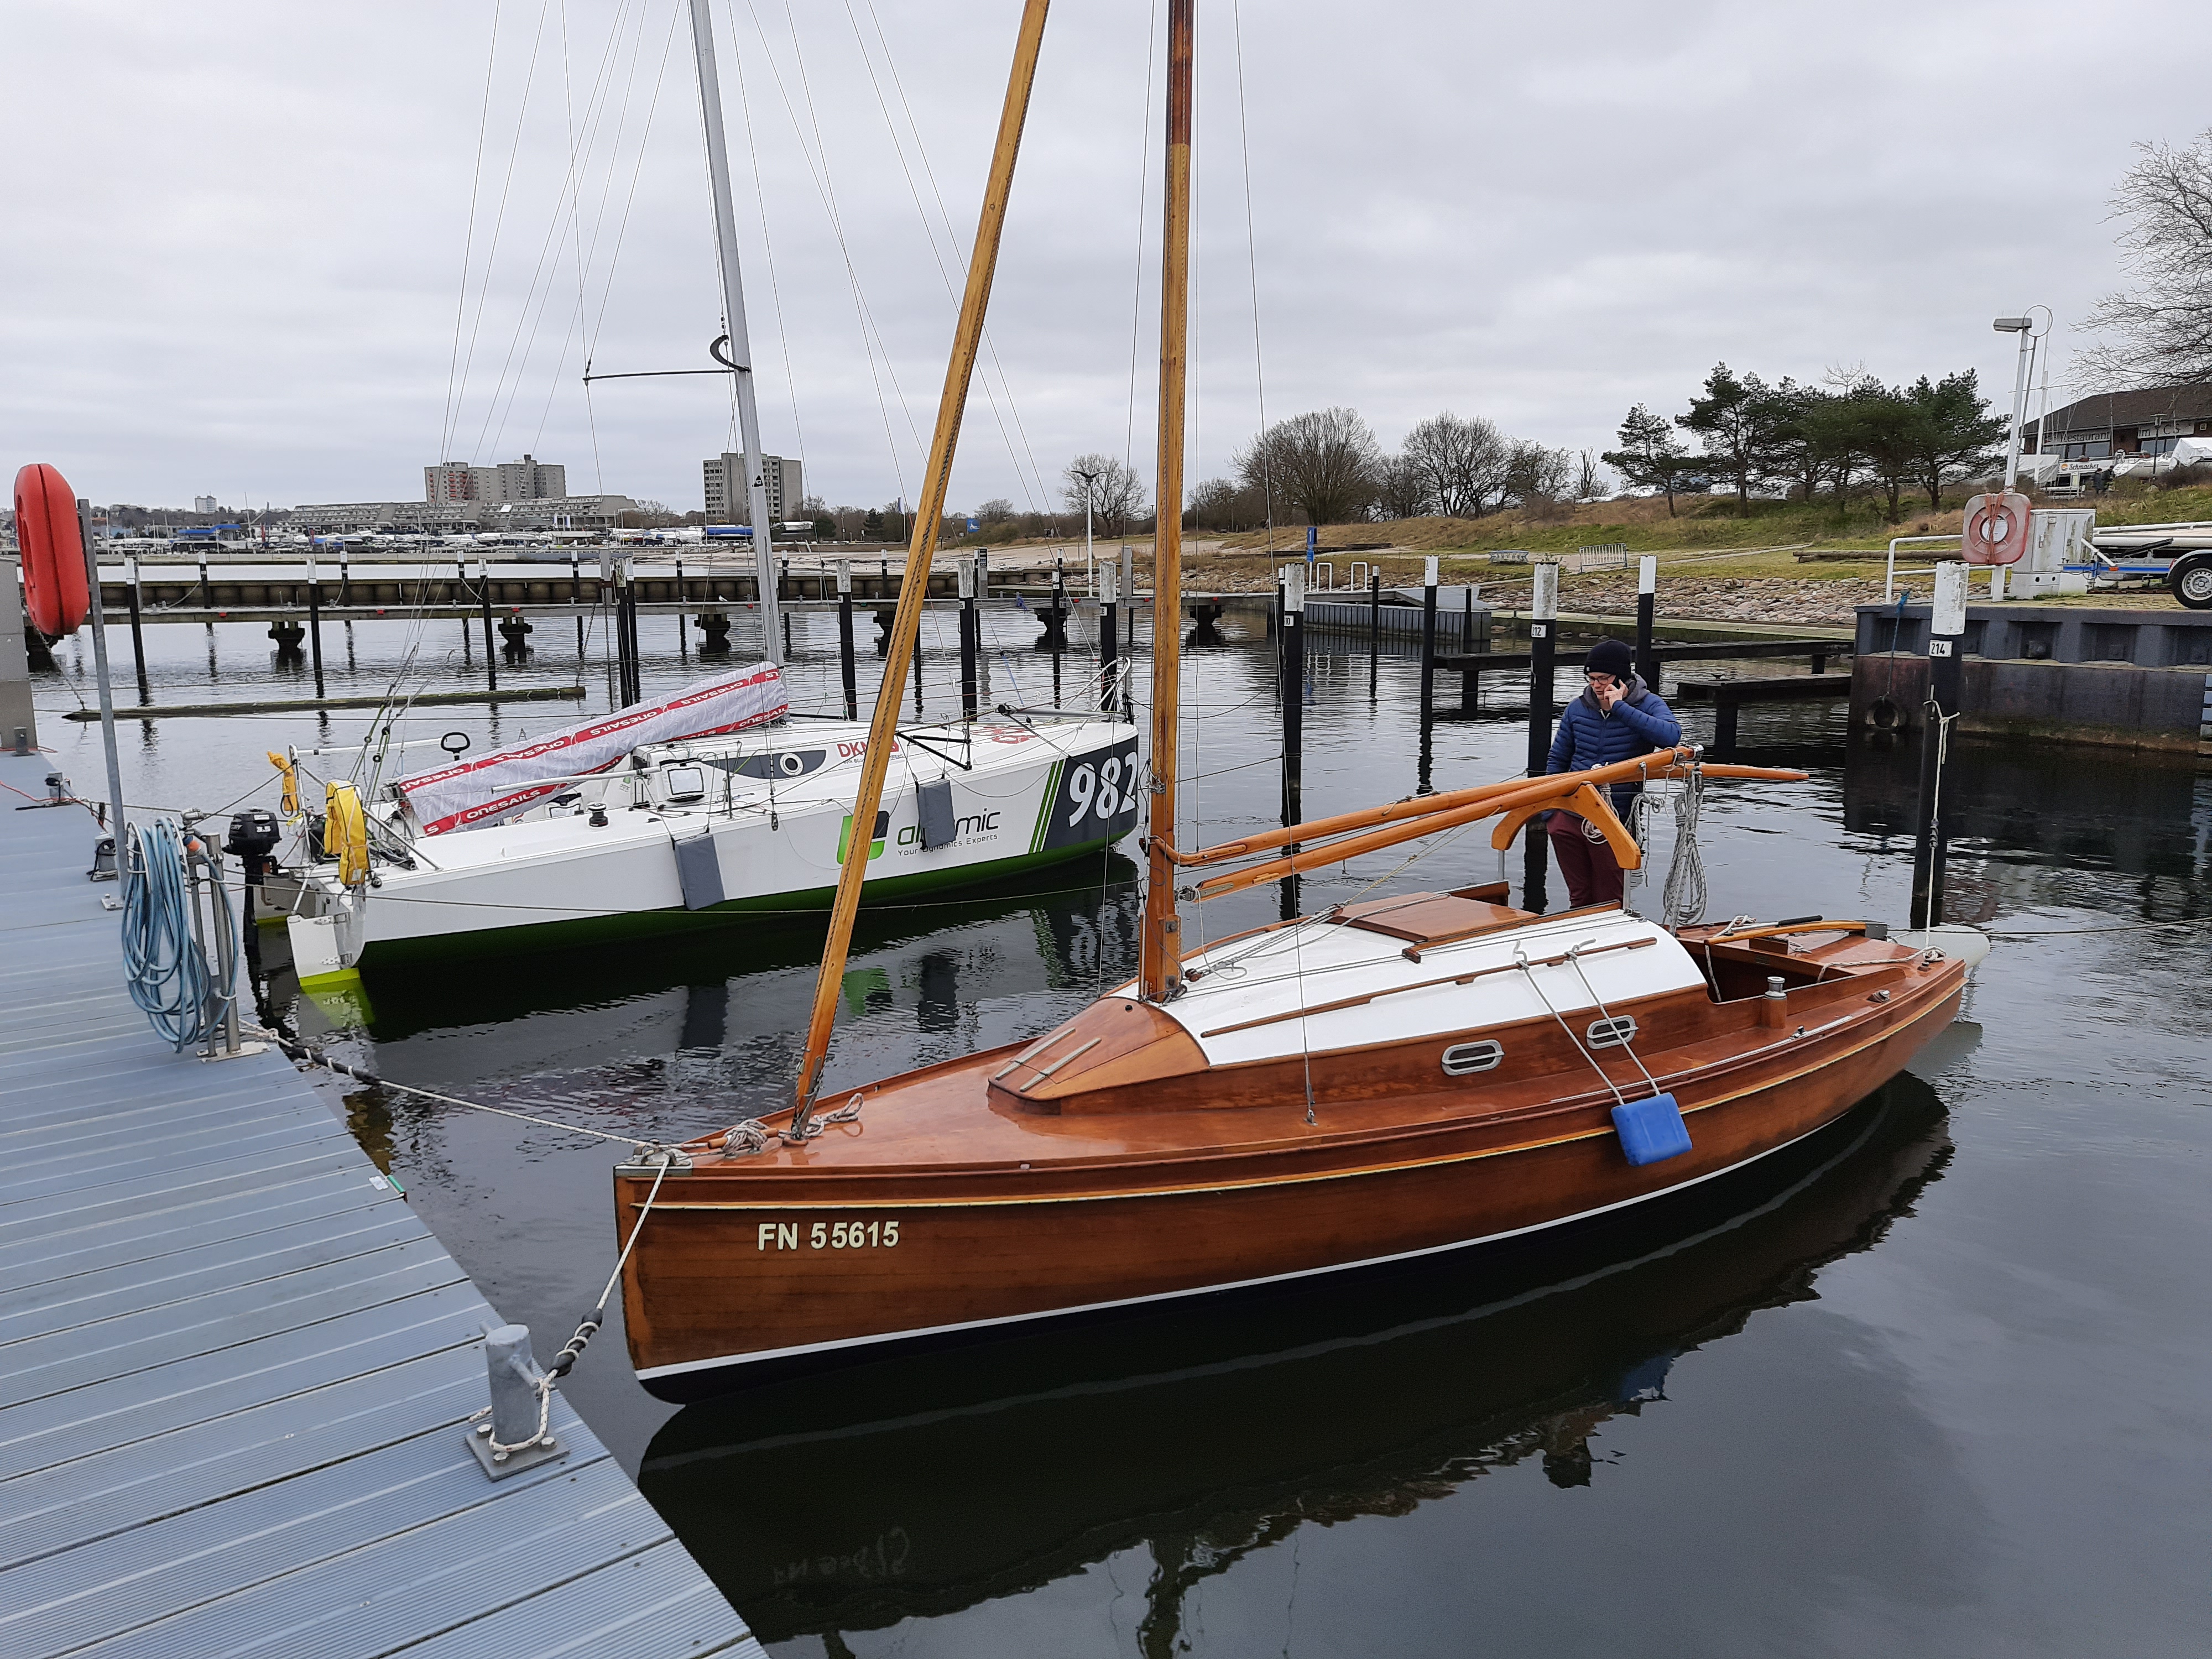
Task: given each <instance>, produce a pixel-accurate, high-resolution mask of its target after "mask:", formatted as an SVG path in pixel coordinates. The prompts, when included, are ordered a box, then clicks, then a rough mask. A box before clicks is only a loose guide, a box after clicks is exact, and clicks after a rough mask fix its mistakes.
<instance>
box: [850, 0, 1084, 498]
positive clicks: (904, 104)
mask: <svg viewBox="0 0 2212 1659" xmlns="http://www.w3.org/2000/svg"><path fill="white" fill-rule="evenodd" d="M865 3H866V5H867V8H868V20H869V21H870V22H872V23H873V24H874V25H875V30H876V40H877V43H878V45H879V46H881V48H882V50H883V54H884V68H885V70H888V71H889V73H890V77H891V86H892V88H893V89H894V90H896V92H897V94H898V98H899V106H900V108H901V109H902V111H903V112H905V115H906V120H907V126H908V129H909V130H910V131H912V133H913V135H914V149H915V155H917V156H918V157H919V158H920V159H921V171H922V176H923V177H924V178H926V179H928V180H929V190H930V194H931V195H932V196H933V197H935V198H936V201H937V213H938V217H939V219H940V220H941V221H942V222H944V226H945V244H946V246H948V247H949V248H950V249H951V253H952V261H953V264H956V265H957V266H958V267H959V269H960V275H961V278H962V280H963V282H964V281H965V280H966V278H967V275H968V261H967V256H966V255H965V254H963V252H961V250H960V239H959V235H958V234H957V232H956V231H955V230H954V229H953V227H952V215H951V212H950V211H949V210H947V209H946V207H945V192H944V191H943V189H942V188H941V187H939V185H938V182H937V170H936V169H935V168H934V167H932V166H930V164H929V149H928V147H927V145H926V144H924V143H923V142H922V137H921V124H920V123H918V122H917V121H915V118H914V106H913V105H912V104H910V103H909V102H908V100H907V95H906V83H905V82H903V81H902V79H901V78H900V76H899V72H898V59H897V58H896V56H895V55H894V54H893V53H892V52H891V47H890V37H889V36H888V35H886V34H885V33H884V23H883V19H882V18H881V17H880V16H879V15H878V14H877V12H876V7H875V0H865ZM845 15H846V17H847V19H848V21H850V22H851V23H852V25H853V39H854V41H855V42H857V43H858V44H859V46H860V61H861V62H862V63H864V64H866V65H867V69H868V81H869V84H870V85H871V86H872V87H873V88H874V89H875V94H876V103H877V106H878V108H880V109H881V110H882V111H883V113H884V128H885V130H886V131H889V132H890V136H891V148H892V149H893V150H894V151H896V153H897V155H898V158H899V167H900V168H901V170H902V171H903V172H905V173H906V180H907V188H908V191H910V192H911V193H912V194H913V196H914V205H915V214H916V215H917V216H919V217H920V218H921V226H922V234H923V236H924V238H925V239H926V240H927V241H928V243H929V250H930V252H931V253H932V254H933V255H935V254H936V253H937V233H936V228H935V227H933V225H932V224H931V223H930V221H929V214H928V211H927V210H926V209H925V208H923V206H922V204H921V191H920V190H919V189H918V188H916V186H915V182H914V173H913V171H912V170H911V169H910V168H908V167H907V165H906V150H905V147H904V145H903V144H902V143H901V140H900V137H899V131H898V127H897V125H896V123H895V122H893V121H892V119H891V112H890V102H889V101H888V100H886V99H885V98H884V94H883V87H882V85H881V84H880V83H879V82H877V80H876V70H875V63H874V60H873V59H872V58H871V57H870V55H869V52H868V46H867V42H866V40H865V39H864V38H863V37H862V36H861V33H860V19H859V17H858V16H857V15H855V14H854V10H853V0H845ZM937 269H938V271H939V275H941V276H944V277H945V292H946V293H947V294H949V295H953V297H954V301H955V303H956V305H957V302H958V295H957V292H956V291H955V289H954V288H953V284H952V279H951V275H950V274H949V273H948V272H947V271H946V270H945V261H944V259H943V258H941V257H939V258H938V261H937ZM982 343H983V349H984V350H985V351H986V352H987V353H988V354H989V356H990V359H991V367H992V368H993V369H994V370H995V371H996V372H997V374H998V380H999V387H1000V390H1001V391H1003V392H1005V394H1006V409H1005V410H1000V407H999V399H998V396H997V394H996V393H995V392H994V391H993V390H992V386H991V376H990V374H982V375H981V380H982V383H983V397H984V399H985V401H986V402H987V403H988V404H990V405H991V413H992V415H993V416H994V417H995V418H996V419H997V421H998V423H999V434H1000V437H1002V438H1004V439H1005V440H1006V456H1007V459H1010V460H1012V462H1013V464H1014V477H1015V479H1016V480H1017V481H1018V483H1020V484H1021V486H1022V493H1023V494H1024V495H1028V496H1029V497H1030V511H1031V512H1036V511H1037V510H1038V505H1037V504H1038V501H1039V500H1040V498H1042V500H1044V501H1050V500H1051V492H1050V491H1049V490H1048V489H1046V487H1045V482H1044V472H1043V471H1042V468H1040V467H1039V466H1038V465H1037V462H1036V451H1035V450H1033V449H1031V448H1030V435H1029V428H1027V427H1026V426H1025V425H1024V423H1023V421H1022V411H1021V408H1020V405H1019V404H1017V403H1016V402H1015V401H1014V389H1013V383H1012V381H1011V380H1008V379H1007V378H1006V365H1005V364H1004V363H1003V362H1000V358H999V347H998V342H997V341H996V339H994V337H993V336H992V333H991V327H990V325H989V323H987V322H986V323H985V324H984V325H983V331H982ZM1009 414H1011V415H1012V416H1013V421H1014V434H1018V435H1020V437H1021V444H1022V453H1021V454H1020V455H1017V454H1016V453H1014V434H1010V433H1008V432H1007V431H1006V416H1008V415H1009ZM1024 455H1025V456H1027V458H1028V459H1029V464H1030V474H1031V476H1032V477H1035V478H1036V486H1037V488H1036V493H1035V494H1031V492H1030V481H1029V479H1028V478H1024V477H1023V476H1022V459H1023V456H1024Z"/></svg>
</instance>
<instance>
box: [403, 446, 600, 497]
mask: <svg viewBox="0 0 2212 1659" xmlns="http://www.w3.org/2000/svg"><path fill="white" fill-rule="evenodd" d="M567 494H568V468H567V467H565V466H562V465H557V464H556V463H551V462H547V461H541V460H539V459H538V458H537V457H536V456H534V455H525V456H524V457H523V458H522V459H520V460H519V461H501V463H500V464H499V465H497V466H471V465H469V464H468V463H467V462H466V461H440V462H439V463H438V464H437V465H435V466H426V467H424V468H423V469H422V499H423V500H424V501H427V502H428V503H430V504H432V505H434V506H438V507H449V506H452V505H453V504H454V503H456V502H459V501H489V502H494V503H497V502H502V501H554V500H558V499H559V498H561V497H562V496H564V495H567Z"/></svg>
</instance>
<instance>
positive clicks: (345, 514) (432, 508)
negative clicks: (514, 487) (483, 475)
mask: <svg viewBox="0 0 2212 1659" xmlns="http://www.w3.org/2000/svg"><path fill="white" fill-rule="evenodd" d="M479 470H480V471H491V470H492V469H490V468H489V467H486V468H482V469H479ZM636 511H637V503H636V502H635V501H633V500H631V499H630V498H629V496H627V495H565V496H564V495H552V496H545V497H543V498H538V499H534V500H526V501H321V502H309V503H305V504H303V505H301V506H299V507H294V508H293V509H292V519H291V527H292V528H293V529H295V530H306V531H312V532H317V533H323V532H344V531H360V532H367V533H371V534H374V533H379V532H383V533H389V534H398V535H416V534H438V533H441V532H444V533H450V534H465V533H468V532H478V531H482V532H495V531H502V530H514V531H539V530H610V529H613V528H616V527H617V526H619V525H620V524H621V522H622V520H623V515H624V514H626V513H635V512H636Z"/></svg>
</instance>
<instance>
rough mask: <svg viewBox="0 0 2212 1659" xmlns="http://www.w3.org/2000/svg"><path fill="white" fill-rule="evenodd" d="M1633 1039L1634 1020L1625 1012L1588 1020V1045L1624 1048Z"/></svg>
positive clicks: (1634, 1035) (1634, 1034)
mask: <svg viewBox="0 0 2212 1659" xmlns="http://www.w3.org/2000/svg"><path fill="white" fill-rule="evenodd" d="M1635 1041H1636V1021H1635V1020H1634V1019H1633V1018H1631V1017H1630V1016H1628V1015H1626V1014H1616V1015H1614V1016H1613V1018H1611V1019H1594V1020H1592V1021H1591V1022H1590V1028H1589V1046H1590V1047H1591V1048H1626V1047H1627V1046H1628V1045H1629V1044H1630V1043H1632V1042H1635Z"/></svg>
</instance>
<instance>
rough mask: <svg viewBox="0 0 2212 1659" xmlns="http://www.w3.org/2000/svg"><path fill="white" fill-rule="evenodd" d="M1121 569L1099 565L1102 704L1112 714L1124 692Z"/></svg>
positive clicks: (1099, 638)
mask: <svg viewBox="0 0 2212 1659" xmlns="http://www.w3.org/2000/svg"><path fill="white" fill-rule="evenodd" d="M1120 694H1121V571H1120V569H1119V568H1116V567H1115V566H1114V565H1110V564H1102V565H1100V566H1099V567H1098V706H1099V708H1102V709H1103V710H1104V711H1105V712H1106V713H1107V714H1109V716H1110V715H1111V714H1113V713H1114V710H1115V706H1116V703H1117V701H1118V699H1119V696H1120Z"/></svg>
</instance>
